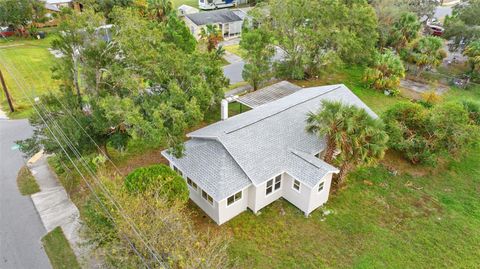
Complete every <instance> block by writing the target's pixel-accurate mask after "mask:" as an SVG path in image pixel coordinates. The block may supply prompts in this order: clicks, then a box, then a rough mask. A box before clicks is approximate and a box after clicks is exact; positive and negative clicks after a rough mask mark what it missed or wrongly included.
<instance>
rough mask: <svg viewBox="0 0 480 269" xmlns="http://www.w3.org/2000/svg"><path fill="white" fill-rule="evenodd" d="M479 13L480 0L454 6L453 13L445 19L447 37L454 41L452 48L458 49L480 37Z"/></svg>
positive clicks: (470, 0)
mask: <svg viewBox="0 0 480 269" xmlns="http://www.w3.org/2000/svg"><path fill="white" fill-rule="evenodd" d="M478 14H480V0H468V1H465V4H461V5H456V6H454V7H453V15H452V16H451V17H447V18H446V19H445V37H446V38H447V39H449V40H450V41H451V42H452V43H451V44H450V45H449V46H450V48H451V49H454V50H457V49H459V48H461V47H462V46H463V45H468V44H470V42H471V41H473V40H475V39H478V38H479V37H480V17H479V16H478Z"/></svg>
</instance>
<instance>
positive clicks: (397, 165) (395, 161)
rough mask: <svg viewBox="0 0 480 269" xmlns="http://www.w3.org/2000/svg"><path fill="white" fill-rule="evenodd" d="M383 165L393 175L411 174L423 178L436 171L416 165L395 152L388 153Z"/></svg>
mask: <svg viewBox="0 0 480 269" xmlns="http://www.w3.org/2000/svg"><path fill="white" fill-rule="evenodd" d="M382 164H383V165H384V166H385V168H387V169H388V170H389V171H391V172H393V173H399V174H409V175H411V176H413V177H423V176H426V175H429V174H431V173H433V171H434V170H435V168H434V167H432V166H422V165H414V164H412V163H410V162H409V161H408V160H406V159H405V158H404V157H403V156H402V155H401V154H400V153H399V152H396V151H394V150H388V151H387V152H386V154H385V158H383V160H382Z"/></svg>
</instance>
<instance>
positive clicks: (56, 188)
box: [28, 153, 90, 264]
mask: <svg viewBox="0 0 480 269" xmlns="http://www.w3.org/2000/svg"><path fill="white" fill-rule="evenodd" d="M28 168H29V169H30V171H31V172H32V175H33V176H34V177H35V179H36V180H37V183H38V185H39V186H40V192H38V193H35V194H33V195H32V196H31V197H32V201H33V204H34V205H35V208H36V209H37V211H38V214H39V215H40V219H41V220H42V223H43V225H44V226H45V229H46V230H47V232H50V231H52V230H53V229H55V228H56V227H58V226H60V227H61V228H62V230H63V233H64V234H65V237H66V238H67V240H68V242H69V243H70V246H71V247H72V249H73V252H74V253H75V255H76V256H77V259H78V261H79V262H80V263H81V264H82V263H83V262H85V260H87V261H88V260H90V259H89V258H88V254H89V252H90V250H89V248H88V246H86V245H85V244H84V243H83V242H82V240H81V239H80V236H79V232H80V228H81V223H80V213H79V211H78V209H77V207H76V206H75V204H73V203H72V201H71V200H70V198H69V197H68V194H67V192H66V191H65V189H64V188H63V186H61V185H60V183H59V182H58V180H57V177H56V175H55V174H54V173H53V172H52V171H51V170H50V167H49V166H48V163H47V156H45V155H44V154H42V153H38V154H37V155H35V156H34V157H32V158H31V159H30V160H29V161H28Z"/></svg>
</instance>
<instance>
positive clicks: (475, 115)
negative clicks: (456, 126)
mask: <svg viewBox="0 0 480 269" xmlns="http://www.w3.org/2000/svg"><path fill="white" fill-rule="evenodd" d="M462 104H463V107H464V108H465V110H467V112H468V118H469V119H470V121H471V122H472V124H475V125H480V103H478V102H475V101H472V100H464V101H463V102H462Z"/></svg>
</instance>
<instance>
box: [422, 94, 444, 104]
mask: <svg viewBox="0 0 480 269" xmlns="http://www.w3.org/2000/svg"><path fill="white" fill-rule="evenodd" d="M422 101H423V102H425V103H427V104H428V105H430V106H433V105H435V104H438V103H440V102H441V101H442V96H440V95H439V94H437V93H436V92H435V91H434V90H431V91H427V92H424V93H422Z"/></svg>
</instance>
